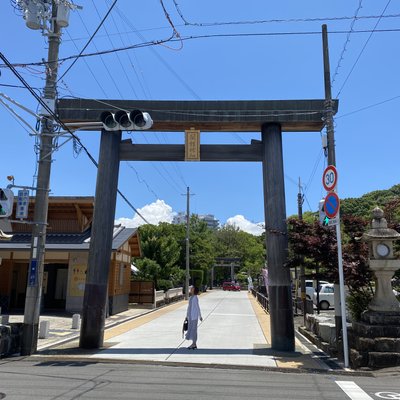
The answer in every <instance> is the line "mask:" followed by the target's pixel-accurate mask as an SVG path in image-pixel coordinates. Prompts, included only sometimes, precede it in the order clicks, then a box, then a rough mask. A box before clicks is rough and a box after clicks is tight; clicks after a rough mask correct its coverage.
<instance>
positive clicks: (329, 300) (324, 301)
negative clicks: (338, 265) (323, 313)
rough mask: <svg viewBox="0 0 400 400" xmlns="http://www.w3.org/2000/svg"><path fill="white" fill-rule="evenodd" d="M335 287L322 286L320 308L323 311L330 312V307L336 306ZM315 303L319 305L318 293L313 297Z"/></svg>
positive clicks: (326, 284) (331, 285) (328, 284)
mask: <svg viewBox="0 0 400 400" xmlns="http://www.w3.org/2000/svg"><path fill="white" fill-rule="evenodd" d="M334 294H335V286H334V284H333V283H325V284H322V285H320V289H319V308H320V309H321V310H328V308H330V307H334V306H335V299H334ZM313 303H314V304H315V305H317V292H315V293H314V295H313Z"/></svg>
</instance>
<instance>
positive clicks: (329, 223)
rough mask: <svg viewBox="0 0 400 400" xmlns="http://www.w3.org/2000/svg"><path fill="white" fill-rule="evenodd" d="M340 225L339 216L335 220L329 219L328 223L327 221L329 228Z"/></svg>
mask: <svg viewBox="0 0 400 400" xmlns="http://www.w3.org/2000/svg"><path fill="white" fill-rule="evenodd" d="M338 223H339V217H338V216H336V217H335V218H332V219H329V218H328V221H327V225H328V226H335V225H337V224H338Z"/></svg>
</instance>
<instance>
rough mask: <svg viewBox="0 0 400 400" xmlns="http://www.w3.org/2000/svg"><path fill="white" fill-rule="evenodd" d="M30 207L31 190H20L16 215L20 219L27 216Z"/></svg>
mask: <svg viewBox="0 0 400 400" xmlns="http://www.w3.org/2000/svg"><path fill="white" fill-rule="evenodd" d="M28 207H29V190H28V189H22V190H18V199H17V209H16V211H15V217H16V218H18V219H25V218H27V217H28Z"/></svg>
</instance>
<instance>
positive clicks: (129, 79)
mask: <svg viewBox="0 0 400 400" xmlns="http://www.w3.org/2000/svg"><path fill="white" fill-rule="evenodd" d="M92 4H93V6H94V8H95V10H96V13H97V15H98V16H99V18H101V16H100V13H99V10H98V8H97V6H96V3H95V2H94V0H92ZM103 29H104V31H105V32H106V34H107V38H108V40H109V42H110V44H111V46H112V47H113V48H115V47H114V43H113V41H112V40H111V38H110V35H109V34H108V30H107V28H106V26H105V25H104V26H103ZM115 56H116V57H117V60H118V63H119V65H120V66H121V69H122V71H123V73H124V75H125V78H126V80H127V82H128V84H129V86H130V88H131V89H132V92H133V94H134V96H135V97H136V98H138V96H137V93H136V89H135V87H134V86H133V84H132V81H131V78H130V77H129V75H128V74H127V72H126V70H125V67H124V65H123V63H122V61H121V58H120V56H119V53H115Z"/></svg>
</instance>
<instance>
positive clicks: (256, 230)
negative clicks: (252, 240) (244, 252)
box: [226, 215, 264, 236]
mask: <svg viewBox="0 0 400 400" xmlns="http://www.w3.org/2000/svg"><path fill="white" fill-rule="evenodd" d="M226 224H227V225H233V226H236V227H238V228H239V229H240V230H242V231H244V232H247V233H251V234H252V235H255V236H260V235H261V234H262V233H263V232H264V229H263V226H264V223H263V222H259V223H258V224H255V223H254V222H251V221H249V220H248V219H246V218H245V217H244V216H243V215H235V216H234V217H230V218H228V220H227V221H226Z"/></svg>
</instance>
